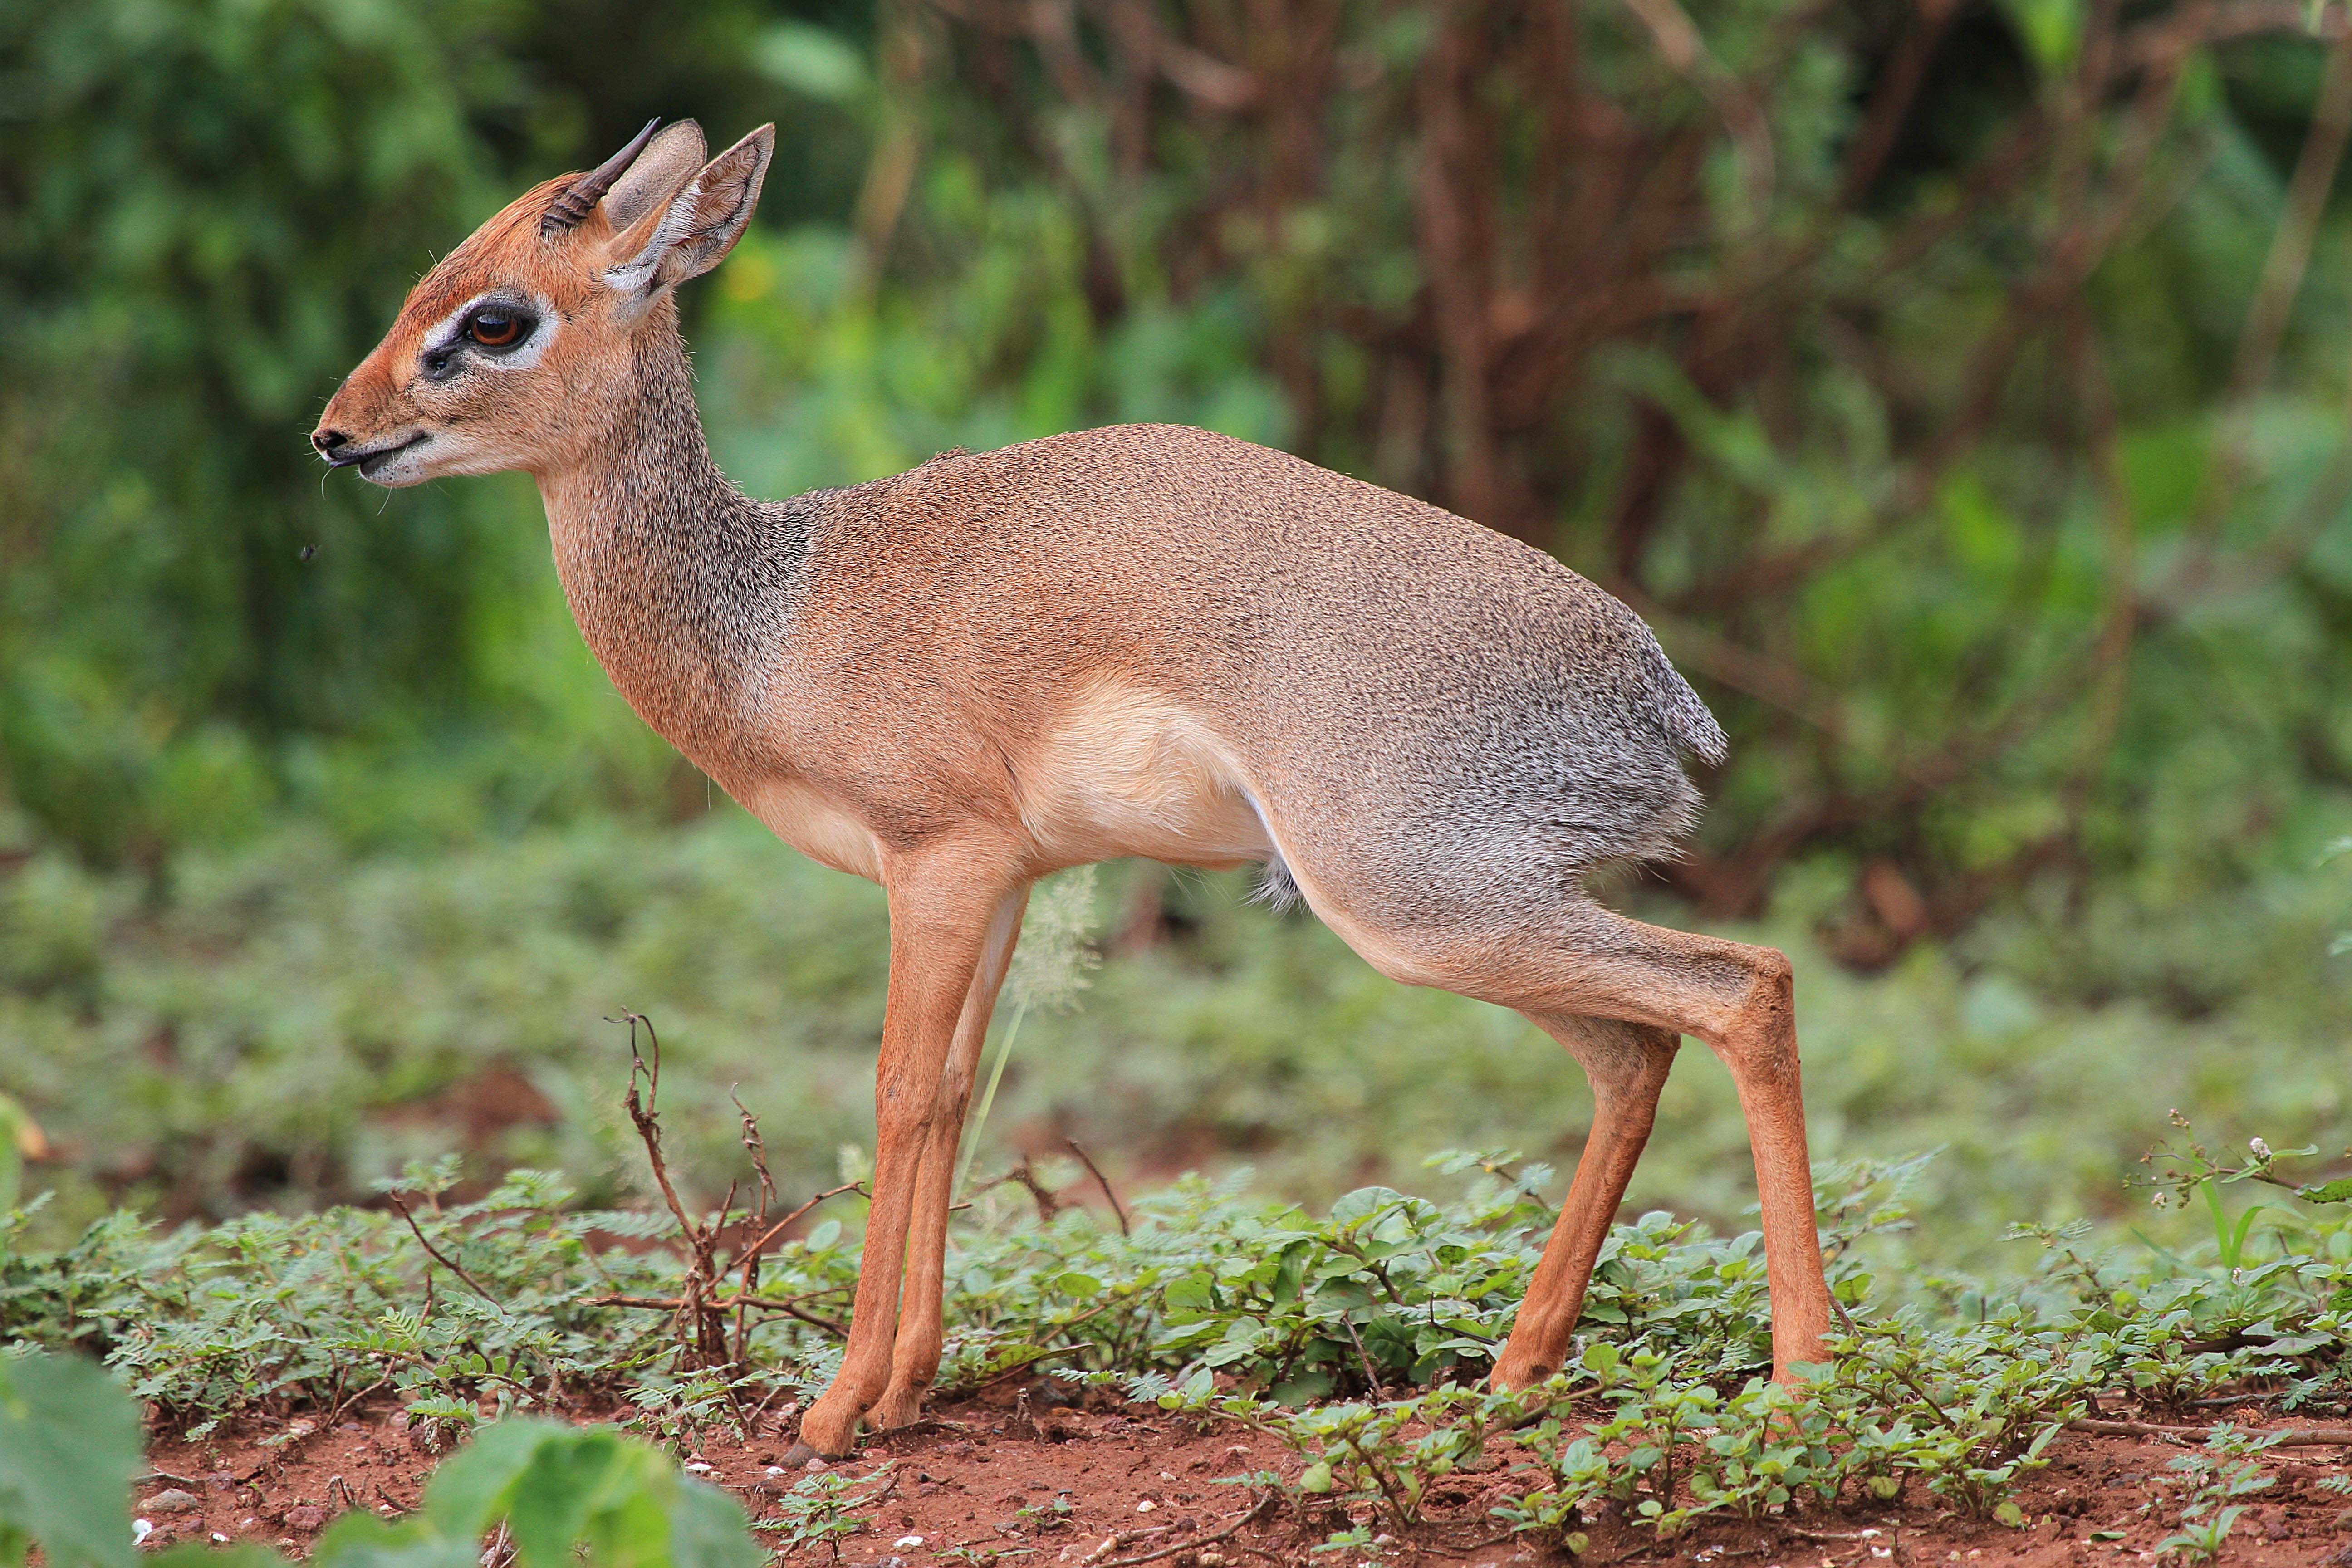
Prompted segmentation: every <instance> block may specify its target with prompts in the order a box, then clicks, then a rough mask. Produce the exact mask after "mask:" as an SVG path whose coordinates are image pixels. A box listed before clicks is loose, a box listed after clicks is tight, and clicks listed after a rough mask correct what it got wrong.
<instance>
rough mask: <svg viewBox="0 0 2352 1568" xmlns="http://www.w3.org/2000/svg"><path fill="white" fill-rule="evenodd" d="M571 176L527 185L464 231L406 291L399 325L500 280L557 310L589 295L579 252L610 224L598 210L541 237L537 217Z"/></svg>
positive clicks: (435, 316) (443, 310)
mask: <svg viewBox="0 0 2352 1568" xmlns="http://www.w3.org/2000/svg"><path fill="white" fill-rule="evenodd" d="M577 177H578V176H577V175H573V174H564V175H561V176H559V177H558V178H556V179H552V180H548V181H544V182H542V183H541V184H536V185H533V186H532V187H531V188H530V190H528V191H525V192H524V193H523V194H522V195H520V196H517V197H516V198H515V199H514V200H513V201H511V202H509V203H508V204H507V205H505V206H504V207H503V208H501V209H500V210H499V212H498V213H496V214H495V215H493V216H491V217H490V219H489V220H488V222H487V223H485V224H483V225H482V226H481V227H479V228H478V229H476V230H475V231H474V232H473V233H472V234H469V235H467V237H466V240H465V243H464V244H462V245H460V246H458V247H457V249H455V250H453V251H451V252H450V253H449V254H448V255H446V256H445V257H443V258H441V261H440V264H439V265H438V266H436V267H435V268H433V270H432V271H430V272H428V273H426V274H425V277H424V279H423V280H422V281H420V282H419V283H418V284H417V285H416V287H415V288H414V289H410V290H409V293H408V302H407V303H406V304H405V305H404V307H402V310H401V316H402V318H403V324H404V325H407V326H411V327H419V326H423V325H426V324H429V323H431V322H434V321H439V320H440V319H441V318H442V317H444V316H446V315H447V314H448V313H449V312H450V311H452V310H456V309H457V307H458V306H460V305H463V304H464V303H465V302H466V301H467V300H471V299H472V298H473V297H474V296H475V295H477V294H479V293H481V292H482V291H483V290H484V289H490V288H495V287H497V286H498V285H499V284H506V285H509V286H510V287H515V288H520V289H527V290H529V291H530V292H532V293H536V294H544V295H546V296H547V297H548V298H549V299H550V300H553V301H554V303H555V305H556V307H557V308H558V309H560V310H569V309H570V308H571V307H572V306H573V305H574V304H576V303H577V302H578V301H579V300H581V299H582V298H583V296H584V295H585V294H586V293H587V292H588V289H589V287H590V275H591V273H592V272H593V268H592V267H591V266H590V265H588V264H587V262H586V261H585V256H587V255H593V250H592V249H591V248H590V246H592V245H593V241H594V239H595V238H597V237H601V236H602V235H603V234H604V232H605V230H606V229H607V228H609V225H608V224H607V223H606V222H605V219H604V212H603V210H602V209H601V208H599V209H598V210H596V211H594V212H592V213H590V214H589V215H588V219H587V221H586V222H585V223H583V224H582V225H581V226H580V227H579V228H578V229H577V230H575V231H574V232H572V234H570V235H566V236H563V237H560V238H557V239H554V240H543V239H541V237H540V233H539V219H540V215H541V214H542V213H544V212H546V210H547V204H548V203H550V202H551V201H553V200H554V199H555V198H556V196H557V195H559V194H560V193H561V192H562V189H563V187H564V186H565V185H567V184H570V183H571V182H572V180H574V179H576V178H577ZM583 242H586V243H583Z"/></svg>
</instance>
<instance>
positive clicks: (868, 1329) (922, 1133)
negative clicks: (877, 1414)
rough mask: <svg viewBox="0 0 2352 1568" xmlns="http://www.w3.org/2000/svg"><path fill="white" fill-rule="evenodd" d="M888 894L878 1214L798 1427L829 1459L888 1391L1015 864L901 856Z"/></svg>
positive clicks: (878, 1085) (989, 848)
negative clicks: (844, 1326) (949, 1093)
mask: <svg viewBox="0 0 2352 1568" xmlns="http://www.w3.org/2000/svg"><path fill="white" fill-rule="evenodd" d="M884 883H885V886H886V887H887V889H888V890H889V894H890V989H889V995H888V1000H887V1005H886V1010H885V1013H884V1016H883V1022H882V1051H881V1058H880V1060H879V1062H878V1063H877V1068H876V1072H875V1077H874V1119H875V1132H876V1138H875V1151H874V1204H873V1207H872V1209H871V1210H870V1212H869V1213H868V1215H867V1216H866V1247H865V1251H864V1253H863V1255H862V1257H861V1258H860V1259H859V1263H858V1269H857V1298H856V1305H855V1308H854V1310H853V1311H852V1313H851V1318H850V1325H849V1348H848V1350H847V1351H846V1352H845V1354H844V1355H843V1357H842V1363H841V1370H840V1372H838V1373H835V1376H834V1380H833V1384H832V1386H831V1387H829V1388H827V1389H826V1390H825V1391H824V1394H823V1395H821V1396H820V1397H819V1398H818V1400H817V1402H816V1403H815V1404H814V1405H811V1406H810V1407H809V1410H808V1414H807V1415H803V1416H802V1417H801V1442H802V1443H803V1444H804V1445H805V1446H807V1447H809V1448H810V1449H812V1450H813V1451H814V1452H815V1453H817V1454H821V1455H824V1456H826V1457H828V1458H839V1457H841V1456H843V1455H845V1454H847V1453H848V1452H849V1451H850V1449H851V1447H852V1446H853V1445H854V1444H855V1443H856V1437H857V1423H858V1418H859V1417H860V1416H862V1415H865V1413H866V1410H867V1409H868V1408H869V1407H870V1406H871V1405H873V1404H874V1402H875V1401H876V1400H877V1399H878V1398H880V1397H881V1394H882V1390H883V1388H884V1387H885V1386H886V1385H887V1383H888V1382H889V1378H890V1354H891V1343H892V1341H893V1340H894V1339H895V1337H896V1335H897V1331H898V1291H899V1286H900V1283H901V1281H902V1280H903V1279H904V1277H905V1273H906V1264H907V1232H908V1225H909V1222H910V1220H911V1218H912V1214H913V1209H914V1204H915V1185H916V1178H917V1173H918V1171H919V1167H920V1165H921V1163H922V1158H923V1145H924V1142H925V1141H926V1140H927V1139H928V1138H929V1134H930V1128H931V1122H932V1120H933V1118H934V1116H935V1114H936V1112H937V1110H938V1106H939V1099H940V1083H941V1081H942V1077H943V1075H944V1074H945V1072H946V1070H947V1062H948V1052H949V1048H950V1045H951V1043H952V1042H953V1040H954V1037H955V1033H956V1023H957V1020H958V1019H959V1017H961V1015H962V1012H963V1006H964V999H965V997H966V996H967V995H969V994H970V993H971V983H972V976H973V975H974V974H975V973H977V972H978V970H979V968H980V963H981V958H982V953H983V952H984V951H985V950H986V948H987V945H988V933H989V929H990V926H991V925H992V922H993V921H994V920H995V918H996V911H997V910H998V908H999V907H1000V906H1001V905H1002V904H1003V901H1004V899H1005V898H1006V896H1007V895H1008V894H1009V893H1010V892H1011V891H1012V890H1013V889H1014V888H1016V887H1018V886H1019V885H1020V875H1019V871H1018V868H1017V860H1016V858H1015V857H1014V855H1013V853H1011V852H1010V851H1009V850H1007V849H1005V848H1004V847H1001V846H998V845H995V844H992V843H991V844H975V843H971V842H969V841H966V842H961V843H958V844H954V845H948V846H938V845H934V846H925V847H921V848H919V849H915V850H911V851H904V852H901V853H900V854H898V855H897V856H895V857H894V858H893V859H892V861H891V863H889V864H888V865H887V866H886V867H885V876H884Z"/></svg>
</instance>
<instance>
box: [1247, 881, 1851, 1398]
mask: <svg viewBox="0 0 2352 1568" xmlns="http://www.w3.org/2000/svg"><path fill="white" fill-rule="evenodd" d="M1293 867H1294V869H1296V867H1297V862H1296V861H1294V862H1293ZM1315 896H1316V895H1314V894H1310V897H1315ZM1335 905H1339V906H1340V907H1336V908H1335V907H1334V906H1335ZM1316 912H1317V913H1318V914H1321V915H1322V916H1323V917H1324V920H1325V921H1326V922H1327V923H1328V924H1330V925H1331V926H1332V927H1333V929H1335V930H1336V931H1339V934H1340V935H1341V936H1342V937H1344V938H1346V939H1347V941H1348V942H1349V945H1350V946H1352V947H1354V948H1355V949H1356V951H1357V952H1360V953H1362V954H1363V955H1364V956H1365V958H1367V959H1368V960H1370V962H1371V963H1372V964H1373V965H1374V966H1375V967H1377V968H1379V969H1381V970H1382V971H1383V972H1384V973H1389V974H1391V975H1393V976H1395V977H1396V978H1397V979H1399V980H1402V981H1405V982H1407V983H1409V984H1418V985H1443V986H1444V987H1445V988H1446V989H1447V990H1449V991H1456V992H1459V993H1461V994H1463V995H1465V996H1476V997H1480V998H1482V999H1484V1000H1486V1001H1489V1002H1497V1003H1500V1004H1502V1005H1504V1006H1507V1007H1516V1008H1517V1009H1518V1010H1519V1011H1521V1012H1523V1013H1526V1014H1528V1016H1531V1017H1535V1018H1537V1019H1538V1020H1550V1019H1559V1018H1570V1017H1573V1018H1586V1019H1591V1018H1610V1019H1616V1020H1619V1021H1620V1022H1622V1023H1624V1024H1628V1025H1640V1026H1646V1027H1648V1028H1650V1029H1654V1030H1660V1031H1664V1033H1665V1034H1666V1035H1668V1036H1675V1035H1690V1036H1694V1037H1696V1038H1698V1039H1700V1040H1703V1041H1705V1042H1706V1046H1707V1048H1708V1049H1710V1050H1712V1051H1713V1052H1714V1053H1715V1054H1716V1056H1717V1057H1718V1058H1721V1059H1722V1061H1723V1064H1724V1066H1725V1067H1727V1068H1729V1069H1730V1071H1731V1081H1732V1084H1733V1086H1734V1087H1735V1088H1736V1089H1738V1091H1739V1108H1740V1110H1741V1112H1742V1113H1743V1114H1744V1115H1745V1116H1746V1118H1747V1121H1748V1145H1749V1147H1750V1148H1751V1149H1752V1150H1753V1152H1754V1153H1755V1157H1756V1185H1757V1190H1758V1193H1759V1196H1760V1197H1761V1198H1762V1200H1763V1209H1764V1255H1765V1268H1766V1272H1767V1273H1768V1275H1769V1278H1770V1279H1771V1285H1772V1375H1773V1377H1774V1378H1775V1379H1776V1380H1778V1381H1780V1382H1782V1383H1790V1382H1794V1381H1796V1377H1797V1373H1796V1368H1797V1367H1798V1366H1799V1365H1800V1364H1801V1363H1818V1362H1821V1361H1822V1360H1824V1359H1826V1358H1825V1357H1824V1355H1823V1353H1822V1340H1823V1339H1824V1338H1825V1337H1826V1336H1827V1334H1828V1332H1829V1321H1830V1290H1829V1282H1828V1280H1827V1279H1826V1278H1825V1277H1824V1275H1823V1273H1822V1248H1821V1236H1820V1232H1819V1230H1818V1229H1817V1227H1816V1226H1815V1223H1814V1219H1813V1187H1812V1171H1811V1162H1810V1159H1809V1157H1808V1155H1807V1152H1806V1148H1805V1106H1804V1095H1803V1090H1802V1085H1801V1080H1800V1074H1799V1072H1798V1067H1797V1020H1796V1007H1795V1004H1794V999H1793V992H1792V980H1791V972H1790V967H1789V960H1788V958H1787V957H1786V956H1785V955H1783V954H1781V953H1780V952H1775V951H1773V950H1772V949H1770V948H1769V947H1749V946H1747V945H1745V944H1743V943H1740V942H1724V941H1722V940H1720V939H1718V938H1716V937H1709V936H1695V935H1693V934H1691V933H1689V932H1687V931H1672V930H1669V929H1667V928H1665V927H1664V926H1653V925H1644V924H1643V923H1642V922H1641V921H1631V920H1627V919H1625V918H1624V917H1623V916H1622V915H1617V914H1613V913H1612V912H1610V911H1609V910H1604V909H1601V907H1600V906H1598V905H1595V904H1575V905H1570V906H1569V907H1567V908H1563V909H1562V910H1559V913H1558V915H1557V916H1556V917H1554V919H1553V920H1552V921H1547V922H1546V923H1545V924H1544V925H1542V926H1540V927H1529V926H1521V927H1519V928H1517V929H1516V930H1512V931H1496V930H1493V929H1491V928H1486V929H1479V930H1475V931H1474V930H1465V931H1455V932H1451V933H1445V934H1434V933H1432V932H1431V931H1428V930H1426V929H1425V928H1424V929H1419V930H1412V931H1402V930H1399V929H1396V928H1394V927H1392V926H1385V925H1376V924H1373V923H1371V922H1370V921H1364V920H1361V919H1360V918H1356V917H1353V916H1351V915H1350V914H1349V913H1348V912H1347V910H1345V908H1344V905H1343V904H1342V903H1341V901H1340V900H1333V899H1331V898H1330V896H1329V894H1328V889H1327V890H1325V891H1324V892H1323V893H1322V895H1321V896H1320V897H1318V899H1317V902H1316ZM1571 1048H1573V1047H1571ZM1595 1089H1596V1098H1598V1090H1599V1084H1598V1082H1597V1081H1596V1084H1595ZM1623 1103H1625V1102H1624V1101H1623V1100H1621V1105H1622V1104H1623ZM1603 1114H1604V1118H1606V1119H1607V1120H1609V1121H1610V1123H1611V1136H1610V1152H1608V1153H1607V1154H1606V1155H1604V1156H1602V1157H1601V1159H1600V1160H1599V1163H1597V1164H1596V1165H1595V1167H1594V1172H1593V1182H1594V1184H1595V1185H1594V1187H1593V1189H1592V1192H1593V1196H1592V1197H1591V1200H1590V1201H1591V1204H1592V1205H1593V1207H1591V1208H1590V1209H1588V1208H1585V1207H1584V1206H1583V1205H1584V1204H1585V1202H1586V1201H1587V1200H1586V1198H1585V1197H1584V1196H1582V1195H1581V1194H1583V1193H1584V1191H1585V1165H1584V1164H1583V1163H1580V1164H1579V1165H1578V1168H1577V1178H1576V1185H1575V1188H1574V1189H1573V1190H1572V1191H1571V1194H1570V1206H1571V1208H1572V1209H1574V1211H1575V1212H1576V1213H1577V1215H1578V1216H1579V1218H1580V1222H1581V1223H1582V1225H1584V1226H1592V1225H1595V1224H1597V1223H1599V1221H1598V1220H1597V1218H1596V1215H1598V1214H1599V1213H1600V1212H1601V1211H1600V1206H1599V1194H1600V1192H1601V1190H1602V1188H1601V1185H1600V1184H1601V1180H1602V1177H1603V1175H1604V1174H1606V1175H1608V1176H1609V1179H1610V1180H1611V1181H1612V1182H1615V1181H1622V1177H1618V1176H1616V1175H1615V1174H1613V1168H1614V1166H1615V1165H1616V1164H1617V1163H1624V1164H1626V1165H1629V1166H1630V1164H1631V1163H1632V1161H1633V1157H1634V1155H1635V1154H1637V1153H1638V1152H1640V1147H1641V1143H1640V1139H1639V1137H1638V1136H1634V1137H1628V1136H1627V1130H1626V1129H1624V1128H1622V1127H1620V1126H1618V1125H1617V1122H1618V1120H1619V1117H1620V1116H1622V1114H1627V1113H1626V1112H1620V1113H1618V1115H1612V1114H1611V1113H1609V1112H1604V1113H1603ZM1646 1120H1647V1118H1646V1114H1645V1115H1644V1118H1643V1121H1644V1123H1645V1124H1646ZM1594 1131H1595V1137H1596V1141H1597V1140H1598V1138H1599V1136H1600V1131H1601V1128H1600V1125H1599V1124H1598V1123H1596V1126H1595V1129H1594ZM1645 1131H1646V1126H1645ZM1586 1158H1587V1161H1591V1160H1592V1159H1593V1158H1594V1155H1593V1154H1592V1153H1591V1152H1588V1154H1587V1157H1586ZM1612 1206H1613V1202H1612ZM1563 1224H1565V1220H1563ZM1570 1234H1571V1235H1575V1236H1580V1235H1581V1234H1582V1233H1581V1232H1580V1231H1579V1232H1570ZM1567 1245H1568V1244H1566V1243H1563V1242H1562V1240H1561V1239H1560V1236H1559V1233H1557V1232H1556V1233H1555V1235H1554V1237H1553V1241H1552V1244H1551V1247H1550V1248H1549V1249H1548V1250H1547V1252H1546V1255H1545V1258H1544V1261H1543V1264H1542V1265H1541V1267H1540V1268H1538V1275H1537V1284H1536V1285H1535V1286H1532V1287H1531V1289H1536V1290H1538V1291H1541V1292H1543V1293H1544V1294H1543V1298H1542V1300H1541V1301H1539V1302H1538V1303H1537V1304H1536V1316H1535V1318H1534V1320H1533V1321H1523V1327H1524V1328H1525V1330H1526V1331H1527V1332H1528V1333H1529V1334H1541V1335H1544V1336H1554V1335H1556V1336H1558V1337H1559V1341H1560V1345H1561V1348H1562V1349H1563V1350H1564V1349H1565V1348H1566V1336H1567V1333H1568V1330H1569V1328H1570V1327H1572V1326H1573V1320H1572V1319H1571V1320H1570V1322H1569V1323H1568V1324H1567V1325H1562V1324H1559V1323H1558V1322H1556V1321H1553V1319H1554V1315H1555V1312H1556V1310H1557V1309H1555V1308H1554V1307H1553V1306H1552V1301H1553V1297H1552V1296H1551V1295H1550V1294H1549V1292H1552V1291H1558V1292H1559V1303H1560V1304H1561V1305H1563V1306H1564V1305H1565V1304H1566V1303H1567V1302H1568V1301H1569V1300H1575V1301H1576V1302H1577V1303H1578V1304H1579V1306H1580V1305H1581V1302H1582V1296H1583V1289H1584V1286H1585V1283H1586V1270H1587V1269H1588V1268H1590V1261H1589V1259H1590V1254H1587V1253H1583V1252H1582V1247H1583V1243H1582V1242H1581V1241H1578V1242H1577V1243H1576V1247H1577V1250H1576V1251H1573V1252H1570V1251H1565V1250H1562V1249H1563V1248H1564V1247H1566V1246H1567ZM1592 1245H1593V1246H1594V1247H1598V1245H1599V1243H1598V1241H1597V1240H1596V1241H1594V1242H1593V1243H1592ZM1555 1254H1557V1257H1555ZM1580 1255H1581V1256H1582V1257H1583V1258H1584V1259H1585V1261H1584V1262H1582V1263H1581V1264H1580V1263H1579V1262H1578V1258H1579V1257H1580ZM1571 1287H1572V1288H1573V1289H1571ZM1535 1348H1536V1341H1535V1340H1534V1339H1525V1340H1523V1339H1522V1338H1521V1336H1520V1334H1519V1333H1517V1332H1515V1333H1514V1334H1513V1335H1512V1340H1511V1346H1510V1347H1508V1348H1507V1352H1506V1358H1505V1360H1504V1361H1503V1362H1501V1363H1497V1365H1496V1374H1497V1378H1498V1380H1500V1381H1505V1382H1506V1383H1507V1381H1508V1380H1509V1379H1511V1378H1517V1377H1531V1376H1533V1375H1534V1374H1535V1372H1536V1370H1537V1368H1538V1365H1540V1364H1543V1363H1542V1362H1541V1360H1540V1358H1538V1356H1537V1355H1535V1354H1534V1351H1535ZM1517 1351H1525V1352H1528V1353H1527V1354H1526V1356H1525V1359H1524V1360H1522V1359H1519V1358H1518V1357H1517V1355H1516V1354H1515V1353H1514V1352H1517Z"/></svg>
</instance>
